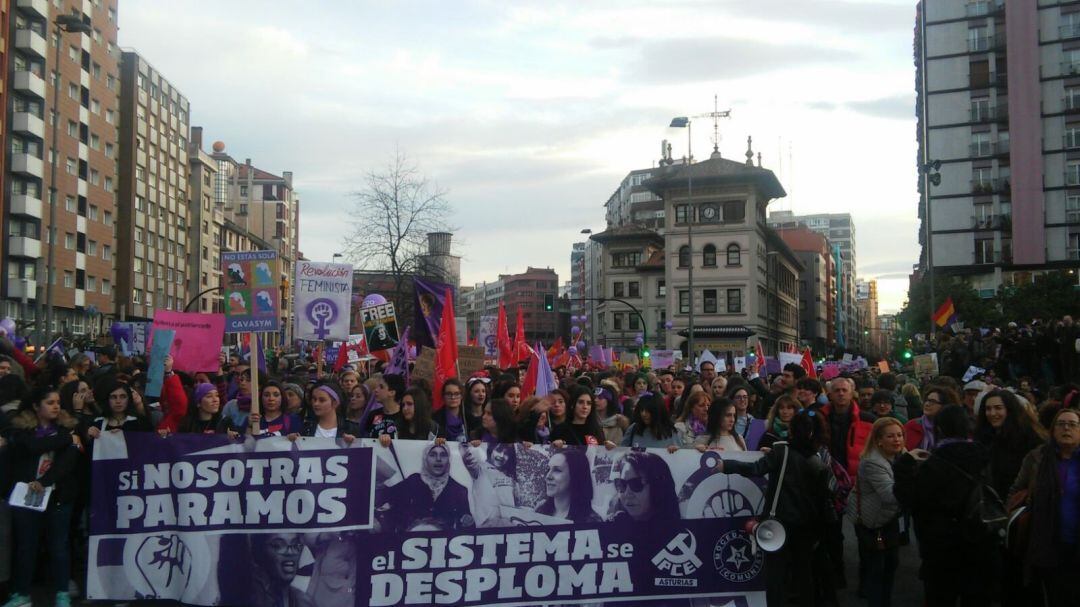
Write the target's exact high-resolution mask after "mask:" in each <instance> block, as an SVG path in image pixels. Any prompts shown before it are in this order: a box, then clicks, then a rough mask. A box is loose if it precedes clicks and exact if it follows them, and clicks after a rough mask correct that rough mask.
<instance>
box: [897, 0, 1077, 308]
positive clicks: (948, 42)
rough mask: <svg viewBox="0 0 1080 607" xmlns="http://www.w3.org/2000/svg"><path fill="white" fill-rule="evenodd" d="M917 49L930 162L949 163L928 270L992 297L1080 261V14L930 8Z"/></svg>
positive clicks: (1054, 7)
mask: <svg viewBox="0 0 1080 607" xmlns="http://www.w3.org/2000/svg"><path fill="white" fill-rule="evenodd" d="M914 46H915V65H916V70H917V73H916V91H917V93H918V101H917V103H916V113H917V116H918V119H919V128H918V141H919V159H920V164H922V163H923V162H924V161H940V162H941V166H940V184H939V185H931V186H929V192H925V191H923V190H925V189H926V188H925V187H924V184H923V180H922V179H920V181H919V187H920V192H921V194H922V195H923V196H924V198H923V200H921V201H920V204H919V217H920V220H922V222H923V223H922V226H921V229H920V232H919V238H920V243H921V244H922V246H923V252H922V255H921V259H920V265H919V268H918V269H919V270H920V271H922V270H925V269H926V267H927V262H928V258H929V259H932V263H933V266H934V270H935V273H937V274H938V275H943V274H944V275H954V276H964V277H967V278H968V279H969V280H970V281H971V283H972V285H973V286H974V287H975V288H976V289H977V290H979V292H980V294H982V295H983V296H984V297H990V296H992V295H993V294H994V293H995V291H996V290H997V288H998V287H1000V286H1002V285H1011V284H1015V283H1022V282H1027V281H1030V280H1031V279H1032V276H1033V274H1037V273H1043V272H1046V271H1054V270H1060V269H1067V268H1075V267H1077V266H1078V265H1080V6H1077V5H1075V4H1073V3H1069V2H1013V1H1010V2H1005V1H1004V0H978V1H965V0H923V1H922V2H920V3H919V11H918V16H917V21H916V29H915V45H914ZM927 194H928V195H929V200H928V201H927V200H925V196H926V195H927ZM927 208H929V213H930V215H929V227H930V232H931V241H930V243H929V244H930V245H931V246H930V247H929V249H928V248H927V244H928V243H927V242H926V220H927V217H926V212H925V211H926V209H927ZM928 253H929V254H928Z"/></svg>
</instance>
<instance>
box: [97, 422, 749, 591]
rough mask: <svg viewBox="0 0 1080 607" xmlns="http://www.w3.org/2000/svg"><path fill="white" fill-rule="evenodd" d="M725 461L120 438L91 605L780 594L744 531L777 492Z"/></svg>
mask: <svg viewBox="0 0 1080 607" xmlns="http://www.w3.org/2000/svg"><path fill="white" fill-rule="evenodd" d="M759 456H760V454H725V457H730V458H740V459H745V458H754V457H759ZM716 457H717V456H716V454H713V453H705V454H701V453H698V452H697V451H694V450H682V451H679V452H677V453H675V454H669V453H667V452H666V451H655V452H654V451H648V452H646V451H631V450H628V449H615V450H611V451H608V450H606V449H604V448H603V447H590V448H588V449H584V448H566V449H561V450H553V449H549V448H547V447H539V446H537V447H532V448H529V449H526V448H525V447H524V446H522V445H484V446H481V447H471V446H469V445H459V444H457V443H453V444H445V445H437V444H433V443H427V442H421V441H394V443H393V444H392V445H391V447H390V448H384V447H381V446H379V445H377V444H375V443H374V442H365V443H364V444H361V443H360V441H358V442H356V443H354V444H353V445H351V446H348V447H346V446H345V445H343V444H340V443H336V442H335V441H334V440H332V439H301V440H299V441H297V442H295V443H292V442H289V441H288V440H286V439H284V438H268V439H262V440H257V441H256V440H252V439H248V440H247V441H246V442H243V443H229V442H227V441H225V440H224V439H222V438H219V437H214V436H209V437H205V436H172V437H169V438H167V439H162V438H160V437H158V436H157V435H155V434H145V435H140V434H133V433H129V434H126V435H125V434H109V435H107V436H103V437H102V439H100V440H99V441H97V443H96V444H95V450H94V464H93V474H94V482H93V486H94V495H93V503H92V513H91V550H90V572H89V580H88V598H92V599H108V600H118V601H125V600H132V599H138V598H162V599H176V600H180V601H183V602H184V603H189V604H195V605H320V606H321V605H333V606H342V607H345V606H349V607H352V606H359V605H371V606H377V605H381V606H396V605H533V604H536V605H541V604H543V605H552V604H560V605H568V604H598V603H606V602H610V601H617V602H618V604H620V605H661V604H662V605H675V604H678V605H687V606H689V605H706V604H725V605H727V604H731V605H748V606H759V605H764V603H765V600H764V574H763V572H762V567H763V564H764V557H763V555H762V554H761V553H760V552H754V551H753V550H752V546H751V543H750V540H749V537H748V536H747V534H746V532H745V531H744V530H743V526H744V523H745V522H746V519H747V518H748V517H750V516H753V515H754V514H756V513H758V512H760V511H761V507H762V501H763V497H762V491H761V488H760V486H759V485H758V484H757V483H755V482H753V481H751V480H749V479H745V478H743V477H740V476H733V475H725V474H720V473H716V472H715V471H714V466H715V464H716Z"/></svg>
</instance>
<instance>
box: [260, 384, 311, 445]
mask: <svg viewBox="0 0 1080 607" xmlns="http://www.w3.org/2000/svg"><path fill="white" fill-rule="evenodd" d="M259 406H260V408H259V412H258V413H250V414H248V424H250V426H251V429H252V430H253V431H254V434H256V435H259V436H287V435H289V434H292V433H294V432H300V430H301V429H302V428H303V422H301V421H300V418H299V417H298V416H296V415H293V414H291V413H286V412H285V398H284V395H283V394H282V391H281V384H279V383H278V382H276V381H274V380H270V381H268V382H266V384H260V385H259Z"/></svg>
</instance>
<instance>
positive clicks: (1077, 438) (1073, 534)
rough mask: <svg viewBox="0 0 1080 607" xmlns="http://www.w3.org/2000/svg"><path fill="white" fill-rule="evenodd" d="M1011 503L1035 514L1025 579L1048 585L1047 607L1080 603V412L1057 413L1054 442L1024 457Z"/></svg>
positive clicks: (1052, 432)
mask: <svg viewBox="0 0 1080 607" xmlns="http://www.w3.org/2000/svg"><path fill="white" fill-rule="evenodd" d="M1009 502H1010V503H1019V504H1021V505H1026V506H1027V507H1028V511H1029V512H1031V519H1030V520H1031V524H1030V525H1031V526H1030V529H1031V532H1030V533H1031V534H1030V539H1029V540H1028V544H1027V549H1026V550H1025V551H1024V557H1025V559H1024V560H1025V563H1024V579H1025V581H1034V582H1035V583H1037V584H1039V585H1041V586H1042V591H1043V594H1044V595H1045V596H1044V598H1045V604H1046V605H1050V606H1052V607H1058V606H1061V607H1064V606H1066V605H1080V585H1077V583H1076V581H1075V579H1074V576H1075V575H1076V572H1077V571H1080V549H1078V546H1080V412H1078V411H1077V410H1076V409H1060V410H1058V412H1057V413H1056V414H1055V415H1054V417H1053V420H1052V421H1051V424H1050V438H1049V439H1048V440H1047V441H1046V443H1045V444H1044V445H1043V446H1041V447H1038V448H1036V449H1035V450H1033V451H1031V452H1030V453H1028V455H1027V457H1025V458H1024V462H1023V465H1022V466H1021V468H1020V474H1019V475H1018V476H1017V477H1016V482H1015V483H1013V486H1012V491H1011V492H1010V495H1009Z"/></svg>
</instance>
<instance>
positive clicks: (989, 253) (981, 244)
mask: <svg viewBox="0 0 1080 607" xmlns="http://www.w3.org/2000/svg"><path fill="white" fill-rule="evenodd" d="M975 263H994V239H993V238H976V239H975Z"/></svg>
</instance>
